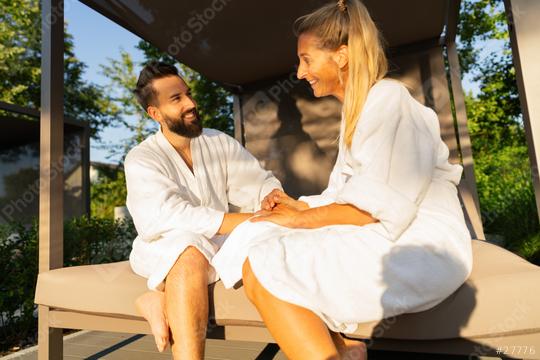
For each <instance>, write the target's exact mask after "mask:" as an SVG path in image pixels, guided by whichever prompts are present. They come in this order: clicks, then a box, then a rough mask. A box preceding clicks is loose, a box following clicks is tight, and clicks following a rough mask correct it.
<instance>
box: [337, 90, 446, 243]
mask: <svg viewBox="0 0 540 360" xmlns="http://www.w3.org/2000/svg"><path fill="white" fill-rule="evenodd" d="M439 141H440V134H439V122H438V119H437V115H436V114H435V112H433V111H432V110H431V109H429V108H427V107H424V106H422V105H421V104H419V103H417V102H416V100H414V99H413V98H412V97H411V96H410V94H409V93H408V90H407V89H406V88H405V87H404V86H403V85H401V84H400V83H398V82H386V83H385V84H382V85H380V86H378V87H376V88H374V89H373V90H372V91H370V93H369V96H368V99H367V100H366V104H365V106H364V109H363V112H362V115H361V118H360V119H359V122H358V125H357V128H356V130H355V134H354V137H353V142H352V146H351V149H350V152H349V150H345V151H347V152H349V154H348V155H349V156H350V157H351V160H350V163H351V164H352V175H351V176H350V177H349V179H348V180H347V181H346V183H345V185H344V186H343V187H342V188H341V189H340V191H339V193H338V194H337V196H336V202H337V203H342V204H346V203H347V204H352V205H354V206H356V207H357V208H359V209H362V210H365V211H367V212H369V213H370V214H371V215H372V216H373V217H374V218H376V219H378V220H379V221H380V222H381V224H382V225H383V227H384V228H385V229H386V231H387V232H388V234H389V239H390V240H391V241H396V240H397V239H398V238H399V236H400V235H401V234H402V233H403V231H405V229H407V227H408V226H409V225H410V223H411V222H412V221H413V219H414V218H415V216H416V213H417V210H418V205H419V203H420V202H421V200H422V199H423V197H424V195H425V193H426V191H427V188H428V187H429V185H430V183H431V179H432V176H433V172H434V169H435V166H436V156H437V145H438V143H439Z"/></svg>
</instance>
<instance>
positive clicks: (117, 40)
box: [64, 0, 143, 162]
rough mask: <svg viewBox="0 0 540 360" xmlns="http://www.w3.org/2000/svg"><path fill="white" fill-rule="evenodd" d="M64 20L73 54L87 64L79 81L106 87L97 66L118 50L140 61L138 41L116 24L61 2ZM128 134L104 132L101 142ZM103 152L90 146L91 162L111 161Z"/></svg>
mask: <svg viewBox="0 0 540 360" xmlns="http://www.w3.org/2000/svg"><path fill="white" fill-rule="evenodd" d="M64 16H65V21H66V22H67V24H68V25H67V26H68V32H69V33H70V34H71V35H73V40H74V44H75V55H76V57H77V58H78V59H79V60H81V61H82V62H83V63H84V64H86V65H87V68H86V71H85V73H84V75H83V78H84V79H86V80H88V81H91V82H93V83H96V84H99V85H106V84H107V83H108V81H107V78H106V77H105V76H103V75H101V74H100V72H101V68H100V65H101V64H106V63H107V59H108V58H118V57H119V55H120V49H121V48H123V49H125V50H126V51H128V52H129V53H130V54H131V55H132V57H133V60H134V61H136V62H140V61H142V59H143V55H142V53H141V52H140V51H139V50H138V49H136V48H135V46H136V45H137V43H138V42H139V40H140V38H139V37H138V36H136V35H133V34H132V33H130V32H129V31H127V30H126V29H124V28H123V27H121V26H120V25H117V24H115V23H114V22H112V21H110V20H109V19H107V18H106V17H104V16H102V15H101V14H99V13H97V12H96V11H94V10H92V9H91V8H89V7H88V6H86V5H84V4H83V3H81V2H79V1H77V0H67V1H66V2H65V12H64ZM128 136H129V133H128V132H126V131H125V130H122V129H115V128H111V129H106V130H105V131H104V132H103V136H102V137H103V139H104V140H105V141H106V142H115V141H118V140H119V139H122V138H126V137H128ZM107 153H108V152H107V150H102V149H98V148H96V147H95V146H92V148H91V151H90V160H91V161H100V162H113V161H114V160H115V159H114V158H113V159H107V158H106V155H107Z"/></svg>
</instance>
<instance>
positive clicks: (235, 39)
mask: <svg viewBox="0 0 540 360" xmlns="http://www.w3.org/2000/svg"><path fill="white" fill-rule="evenodd" d="M82 2H83V3H85V4H86V5H88V6H89V7H91V8H93V9H95V10H96V11H98V12H100V13H101V14H103V15H104V16H106V17H108V18H110V19H111V20H113V21H114V22H116V23H118V24H120V25H122V26H123V27H125V28H126V29H127V30H129V31H131V32H133V33H134V34H137V35H138V36H140V37H141V38H143V39H145V40H147V41H149V42H151V43H152V44H154V45H155V46H157V47H158V48H160V49H161V50H162V51H166V52H168V53H170V54H171V55H173V56H174V57H175V58H176V59H178V60H179V61H180V62H182V63H184V64H186V65H188V66H190V67H191V68H193V69H195V70H197V71H199V72H200V73H202V74H204V75H205V76H207V77H209V78H210V79H212V80H215V81H219V82H221V83H224V84H229V85H245V84H249V83H253V82H256V81H258V80H262V79H268V78H272V77H276V76H279V75H283V74H285V73H287V72H289V71H290V70H291V68H292V67H293V66H294V65H295V64H296V62H297V57H296V39H295V37H294V35H293V32H292V24H293V22H294V20H295V19H296V18H297V17H299V16H301V15H304V14H306V13H308V12H310V11H312V10H314V9H316V8H317V7H319V6H320V5H322V4H325V3H327V1H322V0H304V1H285V0H272V1H254V0H197V1H194V0H191V1H189V0H184V1H169V0H139V1H128V0H116V1H107V0H82ZM364 3H365V4H366V6H367V7H368V8H369V10H370V13H371V15H372V17H373V18H374V20H375V21H376V22H377V24H378V25H379V28H380V29H381V30H382V32H383V35H384V37H385V39H386V41H387V43H388V46H389V47H400V46H403V45H409V44H414V43H418V42H423V41H427V40H432V39H438V38H439V37H440V36H441V34H442V33H443V30H444V27H445V24H446V23H447V21H448V20H447V19H448V8H449V5H448V4H449V2H448V1H447V0H407V1H402V0H387V1H381V0H364ZM452 23H455V22H452ZM411 24H414V26H408V25H411Z"/></svg>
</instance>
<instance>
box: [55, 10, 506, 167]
mask: <svg viewBox="0 0 540 360" xmlns="http://www.w3.org/2000/svg"><path fill="white" fill-rule="evenodd" d="M65 20H66V22H67V23H68V31H69V33H70V34H72V35H73V37H74V43H75V55H76V56H77V58H78V59H79V60H81V61H82V62H83V63H84V64H86V65H87V69H86V72H85V73H84V78H85V79H86V80H89V81H91V82H94V83H96V84H99V85H106V84H107V79H106V77H104V76H103V75H101V74H100V64H106V63H107V59H108V58H118V57H119V54H120V49H122V48H123V49H124V50H126V51H128V52H129V53H130V54H131V55H132V58H133V60H134V61H135V62H140V61H141V60H142V59H143V55H142V53H141V52H140V51H139V50H138V49H136V48H135V46H136V45H137V43H138V41H139V37H137V36H136V35H134V34H132V33H130V32H129V31H127V30H126V29H124V28H122V27H121V26H119V25H117V24H115V23H113V22H112V21H110V20H109V19H107V18H105V17H104V16H102V15H101V14H99V13H97V12H95V11H94V10H92V9H91V8H89V7H87V6H86V5H84V4H82V3H81V2H79V1H77V0H66V2H65ZM478 45H479V46H482V48H483V49H484V50H483V54H484V55H487V54H489V53H490V52H491V51H493V50H497V49H498V48H500V42H496V41H492V42H490V43H483V44H478ZM463 87H464V90H465V91H466V92H467V91H469V90H470V91H473V92H474V93H476V92H477V91H478V86H477V85H476V84H474V82H472V81H471V79H470V78H466V79H465V81H464V82H463ZM128 136H129V134H128V133H127V132H126V131H125V130H122V129H113V128H112V129H106V130H105V131H104V133H103V139H104V140H105V141H106V142H115V141H118V140H119V139H122V138H126V137H128ZM106 155H107V151H106V150H102V149H98V148H96V147H95V146H92V149H91V152H90V159H91V160H92V161H100V162H113V161H114V160H117V158H116V159H115V158H113V159H107V158H106Z"/></svg>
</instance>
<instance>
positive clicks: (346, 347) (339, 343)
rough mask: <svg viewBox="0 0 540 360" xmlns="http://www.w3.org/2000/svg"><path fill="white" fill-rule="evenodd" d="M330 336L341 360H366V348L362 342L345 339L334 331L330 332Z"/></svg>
mask: <svg viewBox="0 0 540 360" xmlns="http://www.w3.org/2000/svg"><path fill="white" fill-rule="evenodd" d="M330 335H331V336H332V341H333V342H334V344H335V345H336V348H337V350H338V352H339V356H340V358H341V359H342V360H367V346H366V344H365V343H364V342H363V341H360V340H352V339H347V338H346V337H343V336H342V335H341V334H340V333H337V332H334V331H330Z"/></svg>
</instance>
